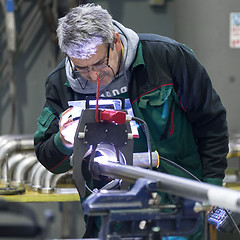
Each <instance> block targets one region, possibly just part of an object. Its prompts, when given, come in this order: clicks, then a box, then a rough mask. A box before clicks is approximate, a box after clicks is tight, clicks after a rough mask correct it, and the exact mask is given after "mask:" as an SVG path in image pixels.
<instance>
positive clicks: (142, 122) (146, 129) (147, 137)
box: [132, 117, 152, 170]
mask: <svg viewBox="0 0 240 240" xmlns="http://www.w3.org/2000/svg"><path fill="white" fill-rule="evenodd" d="M132 120H134V121H136V122H137V123H141V124H142V125H143V126H144V129H143V130H144V133H145V135H146V139H147V147H148V156H149V168H150V170H152V147H151V142H150V133H149V129H148V125H147V123H146V122H145V121H144V120H142V119H140V118H138V117H132Z"/></svg>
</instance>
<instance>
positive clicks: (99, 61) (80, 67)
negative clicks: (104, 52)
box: [75, 57, 105, 69]
mask: <svg viewBox="0 0 240 240" xmlns="http://www.w3.org/2000/svg"><path fill="white" fill-rule="evenodd" d="M104 59H105V57H103V58H102V59H100V60H98V61H97V62H95V63H94V64H92V65H91V66H95V65H98V64H99V63H101V62H103V61H104ZM75 67H76V68H79V69H83V68H88V67H89V66H85V67H83V66H78V65H75Z"/></svg>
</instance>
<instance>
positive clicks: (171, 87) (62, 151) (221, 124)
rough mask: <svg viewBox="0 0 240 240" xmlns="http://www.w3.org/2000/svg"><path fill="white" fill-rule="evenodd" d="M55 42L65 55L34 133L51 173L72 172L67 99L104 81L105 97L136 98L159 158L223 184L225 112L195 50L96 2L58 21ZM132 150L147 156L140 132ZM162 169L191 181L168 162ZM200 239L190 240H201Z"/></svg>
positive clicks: (101, 88) (52, 78) (50, 81)
mask: <svg viewBox="0 0 240 240" xmlns="http://www.w3.org/2000/svg"><path fill="white" fill-rule="evenodd" d="M57 36H58V40H59V47H60V49H61V51H62V52H63V53H65V54H66V57H65V58H64V59H63V61H62V62H61V63H60V64H59V65H58V66H57V67H56V69H55V70H53V72H52V73H51V74H50V75H49V76H48V78H47V81H46V103H45V106H44V108H43V111H42V114H41V116H40V117H39V119H38V129H37V131H36V133H35V135H34V141H35V150H36V154H37V157H38V160H39V161H40V162H41V163H42V164H43V165H44V166H45V167H46V168H47V169H48V170H50V171H51V172H53V173H62V172H65V171H67V170H69V169H71V167H72V166H71V164H70V157H71V155H72V153H73V144H74V142H73V140H74V139H73V136H72V135H73V133H75V130H76V126H77V122H76V121H72V122H69V115H71V111H72V108H69V106H68V101H74V100H84V99H86V97H87V96H95V95H96V91H97V81H99V94H100V96H101V97H105V98H109V97H116V98H119V97H121V98H125V99H126V98H129V99H130V102H131V105H132V109H133V112H134V114H135V116H136V117H138V118H141V119H143V120H144V121H145V122H146V123H147V124H148V127H149V131H150V138H151V147H152V149H153V150H156V151H157V152H158V153H159V155H160V156H163V157H165V158H168V159H171V160H172V161H173V162H175V163H177V164H179V165H181V166H182V167H184V168H185V169H187V170H188V171H190V172H191V173H192V174H194V175H195V176H196V177H197V178H199V179H200V180H201V181H203V182H206V183H210V184H215V185H221V184H222V179H223V178H224V171H225V169H226V167H227V161H226V155H227V153H228V130H227V123H226V111H225V108H224V107H223V106H222V103H221V100H220V98H219V96H218V94H217V93H216V91H215V90H214V89H213V87H212V84H211V81H210V79H209V76H208V74H207V72H206V71H205V69H204V67H203V66H202V65H201V64H200V63H199V61H198V60H197V59H196V57H195V55H194V53H193V51H192V50H191V49H189V48H188V47H186V46H185V45H183V44H181V43H178V42H176V41H174V40H173V39H170V38H167V37H163V36H160V35H156V34H137V33H135V32H134V31H133V30H131V29H128V28H126V27H124V26H123V25H122V24H120V23H119V22H117V21H115V20H113V19H112V17H111V15H110V14H109V13H108V12H107V11H106V10H104V9H102V8H101V7H100V6H98V5H94V4H86V5H80V6H78V7H76V8H73V9H71V10H70V12H69V13H68V14H66V16H64V17H62V18H60V19H59V24H58V28H57ZM66 123H67V124H66ZM116 137H117V136H116ZM134 151H135V152H143V151H147V146H146V141H145V139H144V134H143V133H142V132H141V129H139V138H137V139H135V140H134ZM85 170H86V169H85ZM85 170H83V171H85ZM156 170H157V171H161V172H166V173H169V174H173V175H177V176H181V177H187V178H189V175H187V174H186V173H185V172H182V171H181V170H179V169H177V168H175V167H173V166H172V165H170V164H168V163H167V162H164V161H161V163H160V166H159V167H158V168H157V169H156ZM86 171H87V170H86ZM201 234H202V233H201V232H198V233H196V234H195V235H194V236H191V237H189V238H188V239H202V235H201ZM184 239H187V238H184Z"/></svg>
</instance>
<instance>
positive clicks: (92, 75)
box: [88, 68, 99, 81]
mask: <svg viewBox="0 0 240 240" xmlns="http://www.w3.org/2000/svg"><path fill="white" fill-rule="evenodd" d="M88 74H89V77H90V78H91V79H92V80H93V81H97V76H99V71H96V70H93V69H92V68H91V69H89V72H88Z"/></svg>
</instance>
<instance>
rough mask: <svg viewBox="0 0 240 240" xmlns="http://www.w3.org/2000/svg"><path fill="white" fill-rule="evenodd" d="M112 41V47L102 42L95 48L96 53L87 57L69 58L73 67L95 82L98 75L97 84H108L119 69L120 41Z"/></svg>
mask: <svg viewBox="0 0 240 240" xmlns="http://www.w3.org/2000/svg"><path fill="white" fill-rule="evenodd" d="M119 41H120V39H119V40H117V41H116V40H115V41H114V47H113V49H112V48H111V47H110V45H109V44H106V43H102V44H99V45H98V46H97V48H96V53H95V54H92V55H91V56H90V57H89V58H88V59H80V58H71V60H72V62H73V64H74V66H75V68H76V69H77V70H78V72H79V73H80V74H81V76H82V77H84V78H85V79H87V80H88V81H90V82H92V83H95V84H97V78H98V77H99V80H100V81H99V85H100V86H106V85H108V84H110V83H111V82H112V80H113V78H114V75H116V73H117V72H118V70H119V64H120V51H119V49H120V50H121V47H119V44H120V45H121V42H120V43H119Z"/></svg>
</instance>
